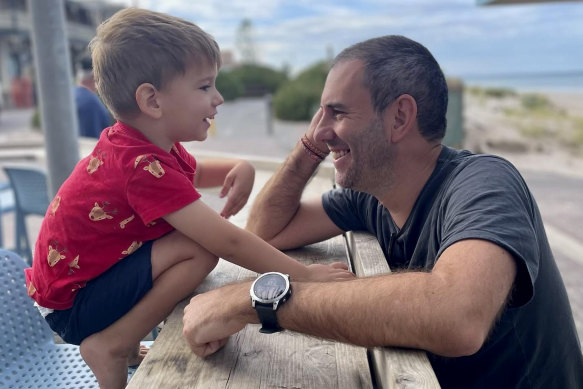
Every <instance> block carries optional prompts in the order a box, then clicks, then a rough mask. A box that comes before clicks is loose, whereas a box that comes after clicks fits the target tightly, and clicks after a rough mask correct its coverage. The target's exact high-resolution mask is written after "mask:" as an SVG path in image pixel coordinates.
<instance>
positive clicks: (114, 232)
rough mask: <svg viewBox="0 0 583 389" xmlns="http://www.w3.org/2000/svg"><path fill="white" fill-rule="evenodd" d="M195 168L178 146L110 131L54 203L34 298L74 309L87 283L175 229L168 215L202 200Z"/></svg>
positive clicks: (31, 285) (34, 273)
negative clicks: (164, 146) (165, 147)
mask: <svg viewBox="0 0 583 389" xmlns="http://www.w3.org/2000/svg"><path fill="white" fill-rule="evenodd" d="M195 169H196V161H195V159H194V157H193V156H192V155H190V154H189V153H188V152H187V151H186V150H185V149H184V148H183V147H182V145H180V144H179V143H176V144H175V145H174V146H173V147H172V150H171V151H170V153H168V152H167V151H165V150H162V149H161V148H159V147H158V146H155V145H153V144H152V143H150V142H149V141H148V139H146V137H145V136H144V135H142V134H141V133H140V132H139V131H137V130H135V129H134V128H131V127H130V126H128V125H126V124H124V123H121V122H117V123H116V124H115V125H114V126H112V127H110V128H108V129H107V130H106V131H103V132H102V134H101V137H100V139H99V140H98V142H97V145H96V146H95V148H94V149H93V151H92V152H91V154H90V155H89V156H87V157H86V158H84V159H82V160H81V161H80V162H79V163H78V164H77V166H76V167H75V169H74V170H73V172H72V173H71V175H70V176H69V178H68V179H67V180H66V181H65V182H64V183H63V185H62V186H61V188H60V189H59V191H58V193H57V195H56V196H55V198H54V199H53V200H52V202H51V203H50V205H49V209H48V210H47V213H46V214H45V217H44V219H43V223H42V226H41V229H40V233H39V236H38V239H37V242H36V247H35V252H34V260H33V265H32V268H28V269H26V270H25V274H26V282H27V287H28V293H29V295H30V296H31V297H32V298H33V299H34V300H35V301H36V302H37V303H38V304H39V305H41V306H43V307H46V308H52V309H68V308H70V307H71V306H72V305H73V301H74V299H75V295H76V292H77V291H78V290H79V289H80V288H83V287H84V286H85V284H86V283H87V281H89V280H91V279H93V278H95V277H97V276H99V275H100V274H102V273H104V272H105V271H106V270H107V269H109V268H110V267H111V266H113V265H114V264H116V263H117V262H118V261H120V260H123V258H125V257H126V256H127V255H129V254H131V253H133V252H134V251H135V250H137V249H138V248H139V247H140V246H141V245H142V244H143V242H146V241H149V240H154V239H158V238H160V237H161V236H163V235H165V234H167V233H168V232H170V231H172V230H173V227H172V226H171V225H169V224H168V223H166V221H164V220H163V219H161V217H162V216H165V215H167V214H169V213H172V212H174V211H177V210H179V209H181V208H183V207H185V206H186V205H188V204H190V203H192V202H193V201H195V200H197V199H198V198H200V194H199V193H198V192H197V191H196V189H195V188H194V185H193V179H194V172H195Z"/></svg>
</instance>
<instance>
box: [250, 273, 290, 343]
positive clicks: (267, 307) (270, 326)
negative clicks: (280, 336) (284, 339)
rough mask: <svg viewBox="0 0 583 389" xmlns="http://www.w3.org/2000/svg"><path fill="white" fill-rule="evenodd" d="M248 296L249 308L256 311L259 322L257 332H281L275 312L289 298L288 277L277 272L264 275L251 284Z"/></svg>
mask: <svg viewBox="0 0 583 389" xmlns="http://www.w3.org/2000/svg"><path fill="white" fill-rule="evenodd" d="M249 294H250V295H251V306H252V307H253V308H255V310H256V311H257V316H259V321H260V322H261V329H260V330H259V332H262V333H264V334H273V333H274V332H279V331H282V330H283V328H281V327H280V326H279V324H278V323H277V316H276V314H275V312H276V311H277V310H278V308H279V307H280V306H281V305H282V304H283V303H285V302H286V301H287V300H288V298H289V297H290V296H291V285H290V283H289V275H288V274H282V273H278V272H269V273H264V274H262V275H260V276H259V277H257V279H256V280H255V281H254V282H253V285H251V290H250V291H249Z"/></svg>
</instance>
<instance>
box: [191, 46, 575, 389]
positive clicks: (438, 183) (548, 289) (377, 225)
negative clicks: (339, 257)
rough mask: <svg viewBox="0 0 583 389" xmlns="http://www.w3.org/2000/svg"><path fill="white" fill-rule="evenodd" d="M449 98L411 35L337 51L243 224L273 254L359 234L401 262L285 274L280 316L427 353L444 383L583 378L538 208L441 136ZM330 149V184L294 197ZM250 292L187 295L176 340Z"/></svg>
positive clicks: (215, 331) (346, 337) (247, 315)
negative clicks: (340, 274) (316, 98)
mask: <svg viewBox="0 0 583 389" xmlns="http://www.w3.org/2000/svg"><path fill="white" fill-rule="evenodd" d="M446 108H447V86H446V82H445V79H444V76H443V74H442V72H441V70H440V68H439V65H438V64H437V62H436V61H435V59H434V58H433V56H432V55H431V54H430V53H429V51H428V50H427V49H426V48H425V47H423V46H421V45H420V44H418V43H416V42H413V41H411V40H409V39H407V38H404V37H401V36H386V37H381V38H376V39H371V40H368V41H365V42H362V43H359V44H356V45H354V46H352V47H349V48H348V49H346V50H344V51H343V52H342V53H340V55H339V56H338V57H337V58H336V60H335V61H334V63H333V66H332V69H331V70H330V73H329V74H328V78H327V80H326V85H325V87H324V91H323V93H322V99H321V108H320V110H319V111H318V112H317V113H316V115H315V116H314V119H313V120H312V123H311V125H310V128H309V129H308V132H307V133H306V135H305V137H303V138H302V139H301V141H300V142H299V143H298V145H297V147H296V148H295V149H294V150H293V151H292V153H291V154H290V156H289V157H288V158H287V160H286V161H285V163H284V164H283V165H282V167H281V168H280V169H279V171H278V172H277V173H276V174H275V176H274V177H272V179H271V180H270V181H269V182H268V184H267V185H266V186H265V187H264V188H263V190H262V191H261V193H260V194H259V196H258V197H257V200H256V202H255V204H254V206H253V208H252V210H251V213H250V215H249V222H248V225H247V228H248V229H249V230H251V231H253V232H255V233H256V234H257V235H259V236H260V237H262V238H264V239H265V240H267V241H268V242H270V243H271V244H273V245H274V246H276V247H278V248H280V249H288V248H292V247H297V246H302V245H305V244H308V243H312V242H315V241H319V240H323V239H326V238H329V237H332V236H334V235H337V234H340V233H341V232H342V231H347V230H368V231H370V232H371V233H373V234H374V235H375V236H376V237H377V239H378V240H379V243H380V244H381V246H382V248H383V250H384V253H385V256H386V258H387V261H388V262H389V265H390V266H391V268H393V269H400V271H397V272H395V273H393V274H390V275H386V276H381V277H374V278H362V279H357V280H353V281H346V282H338V283H329V284H320V283H294V282H293V280H292V290H293V294H292V296H291V297H290V298H289V301H287V302H286V303H285V304H284V305H282V306H281V308H280V309H279V310H278V311H277V313H276V315H277V322H278V323H279V325H280V326H281V327H283V328H286V329H289V330H293V331H298V332H303V333H307V334H311V335H315V336H320V337H324V338H329V339H336V340H339V341H344V342H349V343H353V344H357V345H362V346H384V345H386V346H398V347H411V348H419V349H424V350H427V352H428V356H429V359H430V361H431V364H432V366H433V368H434V370H435V373H436V375H437V378H438V379H439V381H440V384H441V385H442V387H443V388H495V387H499V388H581V387H583V357H582V355H581V348H580V345H579V340H578V338H577V333H576V329H575V325H574V320H573V316H572V313H571V309H570V306H569V301H568V298H567V294H566V291H565V288H564V285H563V282H562V279H561V277H560V274H559V272H558V269H557V267H556V264H555V261H554V259H553V256H552V253H551V250H550V248H549V244H548V241H547V238H546V236H545V232H544V228H543V224H542V220H541V216H540V214H539V211H538V208H537V206H536V203H535V202H534V199H533V198H532V195H531V193H530V192H529V190H528V188H527V186H526V184H525V183H524V181H523V180H522V178H521V177H520V175H519V173H518V172H517V170H516V169H515V168H514V167H513V166H512V165H511V164H510V163H508V162H507V161H505V160H503V159H501V158H498V157H495V156H488V155H472V154H471V153H469V152H467V151H456V150H453V149H450V148H448V147H445V146H443V145H441V143H440V142H441V140H442V139H443V136H444V133H445V127H446V121H445V113H446ZM328 152H331V153H332V157H333V160H334V165H335V167H336V181H337V183H338V184H340V185H341V186H342V188H343V189H338V190H333V191H331V192H328V193H326V194H324V195H323V197H322V198H321V199H317V200H304V199H302V200H300V198H301V194H302V191H303V189H304V187H305V185H306V183H307V182H308V180H309V178H310V177H311V175H312V174H313V173H314V171H315V170H316V168H317V166H318V164H319V162H320V161H321V160H322V159H323V158H324V157H325V155H327V154H328ZM249 287H250V283H241V284H235V285H229V286H226V287H224V288H221V289H217V290H214V291H211V292H208V293H205V294H202V295H199V296H196V297H194V298H193V299H192V300H191V303H190V304H189V306H187V307H186V309H185V316H184V336H185V337H186V340H187V341H188V342H189V344H190V346H191V348H192V349H193V351H194V352H195V353H197V354H198V355H201V356H204V355H208V354H211V353H213V352H215V351H216V350H217V349H218V348H219V347H220V346H222V345H223V344H224V343H225V341H226V338H227V337H228V336H229V335H230V334H232V333H235V332H237V331H239V330H240V329H242V328H243V327H244V326H245V325H246V324H247V323H258V322H259V320H258V315H257V314H256V312H254V310H253V308H252V307H251V304H250V302H249V297H248V296H249V295H248V293H249V292H248V290H249ZM258 336H260V335H258Z"/></svg>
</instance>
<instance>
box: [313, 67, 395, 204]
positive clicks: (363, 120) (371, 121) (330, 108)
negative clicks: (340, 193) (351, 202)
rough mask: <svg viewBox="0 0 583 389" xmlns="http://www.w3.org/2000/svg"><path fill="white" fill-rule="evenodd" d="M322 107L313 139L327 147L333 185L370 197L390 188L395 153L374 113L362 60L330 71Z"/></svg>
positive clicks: (384, 129) (378, 118) (384, 127)
mask: <svg viewBox="0 0 583 389" xmlns="http://www.w3.org/2000/svg"><path fill="white" fill-rule="evenodd" d="M321 106H322V109H323V117H322V120H321V121H320V123H319V125H318V127H317V128H316V131H315V133H314V138H315V140H317V141H319V142H325V143H326V144H327V145H328V148H329V149H330V151H331V153H332V158H333V159H334V166H335V168H336V182H337V183H338V184H339V185H341V186H342V187H344V188H352V189H355V190H359V191H363V192H368V193H371V194H375V193H377V192H379V191H380V190H382V189H383V188H384V187H386V186H390V185H391V184H392V181H393V178H392V177H393V174H392V169H393V164H392V161H393V159H394V154H395V153H394V150H393V147H392V146H391V142H390V133H389V132H388V131H387V129H386V126H385V124H386V123H383V120H382V119H381V118H380V117H379V116H378V115H377V114H376V113H375V112H374V110H373V107H372V102H371V98H370V92H369V90H368V89H367V88H366V87H365V86H364V85H363V64H362V62H361V61H358V60H347V61H343V62H340V63H338V64H336V65H335V66H334V67H333V68H332V69H331V70H330V73H329V74H328V78H327V79H326V85H325V86H324V91H323V92H322V100H321Z"/></svg>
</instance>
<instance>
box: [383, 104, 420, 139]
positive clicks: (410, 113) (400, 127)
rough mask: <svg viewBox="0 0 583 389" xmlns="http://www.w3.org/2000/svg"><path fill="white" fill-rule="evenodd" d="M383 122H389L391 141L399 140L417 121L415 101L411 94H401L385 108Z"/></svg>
mask: <svg viewBox="0 0 583 389" xmlns="http://www.w3.org/2000/svg"><path fill="white" fill-rule="evenodd" d="M383 120H384V122H385V123H391V141H392V142H394V143H398V142H400V141H401V140H402V139H403V138H404V137H405V136H406V135H407V134H408V133H409V132H410V131H411V129H412V128H413V127H415V123H416V122H417V102H416V101H415V99H414V98H413V96H411V95H406V94H405V95H401V96H399V97H397V99H396V100H395V101H393V103H392V104H391V105H390V106H389V107H388V108H387V109H385V112H384V113H383Z"/></svg>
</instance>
